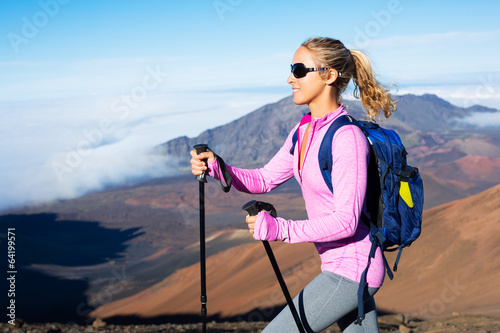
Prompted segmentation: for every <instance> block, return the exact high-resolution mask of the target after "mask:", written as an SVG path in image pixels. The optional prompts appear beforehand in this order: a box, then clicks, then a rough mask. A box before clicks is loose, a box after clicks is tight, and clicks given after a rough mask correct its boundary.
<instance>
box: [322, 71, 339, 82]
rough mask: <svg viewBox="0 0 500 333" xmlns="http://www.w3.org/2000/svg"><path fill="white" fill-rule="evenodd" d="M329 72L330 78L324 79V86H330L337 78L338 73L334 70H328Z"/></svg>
mask: <svg viewBox="0 0 500 333" xmlns="http://www.w3.org/2000/svg"><path fill="white" fill-rule="evenodd" d="M329 72H330V76H329V77H328V79H326V81H325V84H328V85H331V84H332V83H333V82H335V81H336V80H337V78H338V77H339V73H338V72H337V70H336V69H333V68H330V69H329Z"/></svg>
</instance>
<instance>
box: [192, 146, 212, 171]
mask: <svg viewBox="0 0 500 333" xmlns="http://www.w3.org/2000/svg"><path fill="white" fill-rule="evenodd" d="M190 153H191V156H192V158H191V161H190V162H191V172H192V173H193V175H195V176H199V175H201V174H202V173H203V171H205V170H207V169H208V168H207V166H206V164H205V162H203V160H204V159H208V161H209V162H213V161H214V160H215V156H214V153H212V152H211V151H206V152H203V153H201V154H199V155H198V154H196V150H195V149H193V150H191V152H190Z"/></svg>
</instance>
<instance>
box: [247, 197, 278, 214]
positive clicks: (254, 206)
mask: <svg viewBox="0 0 500 333" xmlns="http://www.w3.org/2000/svg"><path fill="white" fill-rule="evenodd" d="M241 209H243V210H246V211H247V212H248V215H250V216H254V215H257V214H258V213H259V212H260V211H261V210H265V211H268V212H269V214H270V215H271V216H272V217H277V216H278V214H277V213H276V208H274V206H273V205H271V204H270V203H267V202H263V201H256V200H252V201H249V202H247V203H246V204H244V205H243V207H241Z"/></svg>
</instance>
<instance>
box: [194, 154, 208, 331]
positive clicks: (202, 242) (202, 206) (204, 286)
mask: <svg viewBox="0 0 500 333" xmlns="http://www.w3.org/2000/svg"><path fill="white" fill-rule="evenodd" d="M193 148H194V149H196V153H197V154H201V153H203V152H205V151H208V149H207V148H208V146H207V145H206V144H198V145H195V146H194V147H193ZM203 161H204V162H205V163H207V160H206V159H205V160H203ZM196 180H198V181H199V183H200V185H199V186H200V274H201V297H200V299H201V318H202V327H203V333H205V332H206V331H207V278H206V264H205V183H206V182H207V176H206V172H205V171H203V173H202V174H201V175H199V176H196Z"/></svg>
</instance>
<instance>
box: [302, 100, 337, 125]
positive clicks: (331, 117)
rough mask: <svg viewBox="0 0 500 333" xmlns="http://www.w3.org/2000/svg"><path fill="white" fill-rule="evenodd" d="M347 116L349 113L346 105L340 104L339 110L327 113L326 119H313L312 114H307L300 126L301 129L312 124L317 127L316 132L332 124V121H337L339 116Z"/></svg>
mask: <svg viewBox="0 0 500 333" xmlns="http://www.w3.org/2000/svg"><path fill="white" fill-rule="evenodd" d="M345 114H347V111H346V110H345V109H344V104H340V106H339V107H338V109H336V110H334V111H332V112H330V113H327V114H326V115H325V116H324V117H318V118H316V117H312V116H311V112H309V113H308V114H306V115H305V116H304V117H302V119H301V120H300V125H299V127H302V125H305V124H308V123H310V122H312V123H313V124H314V125H315V126H314V127H315V129H316V130H319V129H321V128H322V127H323V126H325V125H329V124H331V122H332V121H334V120H335V119H337V118H338V117H339V116H342V115H345Z"/></svg>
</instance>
